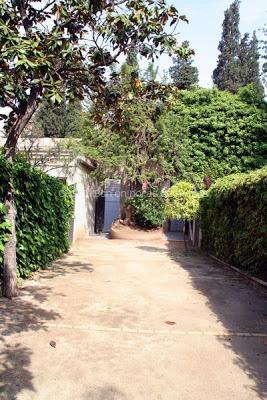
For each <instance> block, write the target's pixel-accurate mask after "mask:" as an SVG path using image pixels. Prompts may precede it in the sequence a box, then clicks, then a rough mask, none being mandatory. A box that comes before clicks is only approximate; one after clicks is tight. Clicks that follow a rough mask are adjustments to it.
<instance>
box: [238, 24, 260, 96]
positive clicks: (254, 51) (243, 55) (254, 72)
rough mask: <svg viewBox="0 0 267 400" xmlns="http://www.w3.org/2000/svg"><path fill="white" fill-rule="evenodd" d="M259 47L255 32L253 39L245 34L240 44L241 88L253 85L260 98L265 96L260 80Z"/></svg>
mask: <svg viewBox="0 0 267 400" xmlns="http://www.w3.org/2000/svg"><path fill="white" fill-rule="evenodd" d="M259 57H260V55H259V46H258V39H257V36H256V32H253V36H252V39H251V40H249V34H248V33H245V35H244V36H243V38H242V39H241V42H240V48H239V60H240V65H241V68H240V86H241V87H242V86H247V85H253V86H254V88H255V90H256V92H257V93H258V95H259V96H260V97H263V95H264V88H263V85H262V83H261V78H260V65H259Z"/></svg>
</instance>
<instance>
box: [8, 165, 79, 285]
mask: <svg viewBox="0 0 267 400" xmlns="http://www.w3.org/2000/svg"><path fill="white" fill-rule="evenodd" d="M8 174H9V176H12V179H13V185H14V189H15V193H16V209H17V219H16V229H17V263H18V268H17V274H18V276H20V277H28V276H30V275H31V273H32V272H33V271H36V270H38V269H39V268H44V267H47V266H48V265H49V264H50V263H51V261H53V260H54V259H55V258H57V257H59V256H60V255H61V254H62V253H64V252H66V251H67V250H68V247H69V241H68V234H69V221H70V218H71V214H72V208H73V204H72V190H71V189H70V188H69V187H68V186H67V185H65V184H64V183H62V182H61V181H60V180H59V179H57V178H54V177H50V176H48V175H46V174H45V173H43V172H41V171H39V170H37V169H35V168H33V167H31V166H30V165H28V164H26V163H25V162H24V161H19V160H18V161H16V162H15V163H14V165H13V166H11V165H10V164H7V162H5V161H3V160H2V159H0V175H1V178H2V177H3V178H4V179H3V180H2V179H1V182H0V200H2V198H3V195H4V190H5V178H7V177H8ZM0 218H1V217H0ZM0 227H1V225H0ZM0 229H1V228H0ZM0 243H1V233H0Z"/></svg>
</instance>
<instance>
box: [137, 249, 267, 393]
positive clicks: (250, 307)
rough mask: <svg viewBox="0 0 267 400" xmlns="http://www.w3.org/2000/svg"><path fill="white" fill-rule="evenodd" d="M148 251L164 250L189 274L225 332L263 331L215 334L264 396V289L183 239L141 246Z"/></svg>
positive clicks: (266, 386) (266, 346)
mask: <svg viewBox="0 0 267 400" xmlns="http://www.w3.org/2000/svg"><path fill="white" fill-rule="evenodd" d="M139 249H142V250H145V251H148V252H153V253H154V252H156V253H157V252H158V253H164V254H167V255H168V256H169V257H170V259H171V260H172V261H174V262H175V263H177V267H179V268H183V269H184V270H186V271H187V273H188V275H189V280H190V283H191V284H192V286H193V287H194V288H195V289H196V290H197V291H198V292H199V293H200V294H202V295H204V296H205V298H206V305H207V306H208V307H209V308H210V310H211V311H212V312H213V314H214V315H215V316H216V318H217V321H218V322H219V323H221V324H222V325H223V326H224V328H225V329H226V330H227V331H228V332H240V333H242V332H243V333H254V334H257V333H263V334H265V333H266V337H257V336H256V335H255V336H254V337H238V336H226V337H223V336H221V337H218V340H220V341H221V342H223V345H224V346H226V347H227V348H229V349H231V351H233V352H234V354H235V359H234V362H235V363H236V364H237V365H238V366H239V367H240V368H241V369H242V370H243V371H244V372H245V373H246V374H247V375H248V376H249V377H250V378H251V379H252V380H253V381H254V385H253V388H252V389H253V390H254V391H255V392H256V393H257V396H258V398H259V399H266V398H267V290H266V289H265V288H262V287H260V286H258V285H255V284H253V283H250V281H248V280H246V279H245V278H242V277H240V275H238V274H237V273H235V272H234V271H232V270H230V269H229V268H227V267H225V266H222V265H221V264H219V263H216V262H214V261H213V260H211V259H210V258H209V257H206V256H205V255H203V254H202V253H200V252H199V251H198V250H195V249H191V250H190V249H189V250H188V251H187V252H186V251H185V248H184V245H183V244H182V243H171V242H169V243H168V245H167V246H166V248H161V247H156V246H153V245H152V246H140V247H139Z"/></svg>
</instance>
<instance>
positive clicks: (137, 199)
mask: <svg viewBox="0 0 267 400" xmlns="http://www.w3.org/2000/svg"><path fill="white" fill-rule="evenodd" d="M127 204H128V205H131V206H132V208H133V218H134V221H135V223H136V224H137V225H138V226H140V227H142V228H147V229H152V228H158V227H160V226H162V224H163V222H164V219H165V215H164V195H163V193H162V192H161V190H159V189H151V190H149V191H147V192H145V193H142V194H136V195H135V196H134V197H133V198H131V199H129V200H128V201H127Z"/></svg>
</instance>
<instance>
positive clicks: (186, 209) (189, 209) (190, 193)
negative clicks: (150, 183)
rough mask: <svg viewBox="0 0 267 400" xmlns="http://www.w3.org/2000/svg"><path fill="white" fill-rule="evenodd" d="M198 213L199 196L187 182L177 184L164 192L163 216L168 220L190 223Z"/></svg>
mask: <svg viewBox="0 0 267 400" xmlns="http://www.w3.org/2000/svg"><path fill="white" fill-rule="evenodd" d="M198 211H199V194H198V193H197V192H196V191H195V188H194V185H192V184H191V183H189V182H183V181H181V182H178V183H176V184H175V185H173V186H172V187H170V189H168V190H167V192H166V203H165V215H166V217H167V218H169V219H182V220H184V221H190V220H193V219H194V218H196V216H197V215H198Z"/></svg>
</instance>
